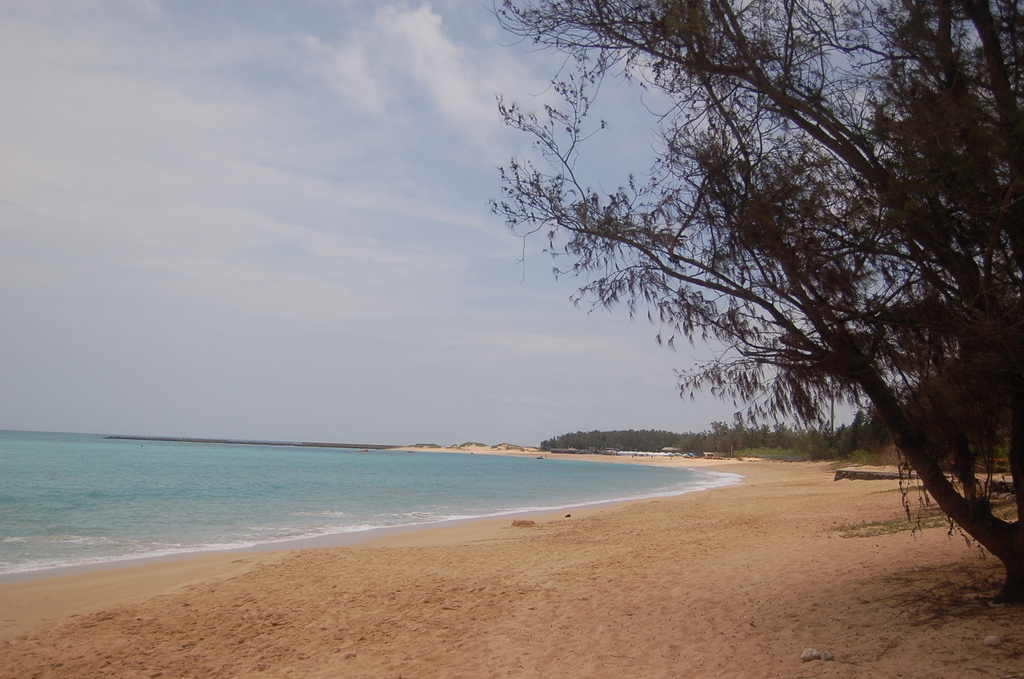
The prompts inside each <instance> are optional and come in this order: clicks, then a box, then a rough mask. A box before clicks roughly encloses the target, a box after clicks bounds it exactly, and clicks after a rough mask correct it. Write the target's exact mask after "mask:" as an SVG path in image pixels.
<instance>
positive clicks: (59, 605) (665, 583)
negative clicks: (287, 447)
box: [0, 461, 1024, 679]
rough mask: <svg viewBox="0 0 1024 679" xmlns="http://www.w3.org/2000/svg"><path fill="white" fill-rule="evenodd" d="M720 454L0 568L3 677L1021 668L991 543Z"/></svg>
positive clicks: (853, 487)
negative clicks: (527, 492)
mask: <svg viewBox="0 0 1024 679" xmlns="http://www.w3.org/2000/svg"><path fill="white" fill-rule="evenodd" d="M739 464H742V467H739V469H737V466H738V465H739ZM726 467H727V468H728V469H727V470H728V471H740V470H742V472H743V473H744V476H745V477H746V478H745V479H744V480H743V481H742V482H741V483H738V484H735V485H731V486H726V487H722V488H717V489H714V490H715V492H693V493H686V494H683V495H677V496H673V497H667V498H657V499H650V500H638V501H631V502H625V503H620V504H616V505H613V506H611V507H605V508H599V509H586V510H581V511H575V510H574V511H572V512H571V514H572V516H571V517H565V516H564V515H560V514H558V513H554V514H549V515H545V516H543V517H536V518H534V519H532V521H531V522H527V523H524V524H521V525H518V526H515V525H511V523H512V522H511V520H510V519H509V518H508V517H506V518H503V519H486V520H480V521H470V522H467V523H465V524H463V525H459V526H449V527H443V528H433V529H428V530H421V531H415V532H411V533H404V534H401V535H392V536H387V537H384V538H382V539H380V540H377V541H371V542H366V543H361V544H358V545H353V546H350V547H342V548H336V549H331V548H327V549H301V550H290V551H270V552H248V553H242V554H228V555H216V556H206V557H203V556H200V557H195V558H190V559H183V560H180V561H175V562H169V563H159V564H150V565H146V566H138V567H132V568H126V569H108V570H104V571H99V572H95V573H85V574H81V575H75V576H68V577H61V578H51V579H46V580H37V581H32V582H26V583H8V584H4V585H0V649H2V651H0V679H8V678H10V679H14V677H19V678H20V677H24V676H40V677H62V676H101V675H102V676H108V677H124V678H125V679H127V678H128V677H137V676H160V675H162V676H203V677H225V678H226V677H241V676H252V675H255V674H261V675H262V676H267V677H284V676H303V677H311V678H312V679H319V678H321V677H323V678H324V679H326V678H327V677H336V676H346V677H356V678H360V677H365V678H367V679H369V678H371V677H373V678H376V677H394V676H399V675H403V676H419V677H448V676H467V677H468V676H473V677H490V676H495V677H496V676H514V677H522V678H525V677H537V676H563V677H570V678H580V679H582V678H583V677H586V678H587V679H617V678H618V677H621V676H622V675H623V674H628V675H630V676H644V677H651V678H661V677H665V678H666V679H667V678H669V677H677V676H681V675H685V676H687V677H688V679H700V678H702V677H709V678H710V677H715V678H718V677H730V678H732V677H741V678H744V677H745V678H748V679H755V678H756V679H772V678H779V679H781V678H782V677H808V678H809V677H855V678H861V677H863V678H864V679H867V678H868V677H876V676H904V677H940V678H943V677H950V678H952V677H961V676H964V675H965V674H966V673H976V674H978V676H1019V675H1024V660H1022V658H1024V634H1022V633H1021V632H1020V627H1019V608H1015V607H1001V606H994V605H992V604H991V603H990V602H989V600H988V599H987V596H990V595H991V594H992V593H994V592H995V591H996V589H997V587H998V581H999V579H1000V572H999V571H1000V569H999V566H998V563H997V562H996V561H995V560H994V559H992V558H987V559H985V558H981V556H980V555H979V552H978V551H977V550H976V549H972V548H970V547H968V546H966V545H965V544H964V541H963V540H962V539H959V538H958V537H957V536H952V537H951V536H949V535H947V532H946V530H945V529H944V528H929V529H923V530H920V531H918V532H917V534H916V535H915V534H912V533H910V532H909V531H907V530H897V531H896V532H892V533H886V532H875V531H874V530H868V531H865V530H864V529H865V528H871V527H873V526H877V525H880V524H884V523H893V522H899V521H900V519H901V517H902V514H903V509H902V503H901V498H900V489H899V484H898V482H895V481H890V480H879V481H852V480H842V481H833V480H832V476H833V471H834V465H829V464H827V463H804V462H800V463H789V462H785V463H783V462H767V461H760V462H744V463H735V464H730V465H726ZM706 468H711V466H710V465H708V466H707V467H706ZM989 635H998V636H1000V639H1001V641H1000V644H999V645H997V646H986V645H985V644H983V643H982V640H983V639H984V638H985V637H986V636H989ZM807 648H815V649H817V650H818V651H821V652H825V651H829V652H830V653H833V654H834V657H835V661H834V662H824V661H816V662H811V663H803V662H802V661H801V659H800V655H801V653H802V652H803V651H804V650H805V649H807Z"/></svg>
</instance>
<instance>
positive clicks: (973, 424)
mask: <svg viewBox="0 0 1024 679" xmlns="http://www.w3.org/2000/svg"><path fill="white" fill-rule="evenodd" d="M498 15H499V17H500V19H501V21H502V23H503V24H504V26H505V27H506V28H507V29H508V30H510V31H512V32H513V33H515V34H517V35H520V36H523V37H524V38H526V39H529V40H532V41H535V42H536V43H537V44H538V45H541V46H548V47H553V48H555V49H558V50H564V51H566V52H568V53H569V54H571V55H572V56H573V57H574V58H575V60H574V61H571V62H570V67H569V70H570V71H572V73H571V75H568V76H566V75H565V74H564V73H563V74H562V76H561V77H560V78H559V80H558V82H557V90H558V92H560V93H561V94H562V95H563V97H564V101H563V103H562V104H559V105H556V106H549V107H546V108H545V110H544V111H542V112H540V113H531V112H529V111H525V110H523V109H521V108H519V107H518V106H517V105H515V104H508V103H503V104H502V111H503V112H504V114H505V117H506V121H507V122H508V123H509V124H510V125H512V126H514V127H516V128H519V129H521V130H523V131H525V132H527V133H529V134H531V135H532V136H533V138H534V141H535V145H536V146H537V148H539V150H540V152H541V153H542V154H543V157H544V160H543V161H542V160H540V159H539V158H537V159H535V160H534V161H533V162H531V161H527V160H515V161H513V162H512V163H510V164H509V165H508V166H507V167H506V168H504V169H503V178H504V189H503V190H504V197H503V198H502V199H501V200H499V201H496V203H495V209H496V211H497V212H499V213H501V214H503V215H504V216H505V217H506V218H507V220H508V221H509V223H510V225H511V226H512V227H513V228H515V229H518V230H520V232H522V230H526V231H528V232H531V233H534V232H537V231H541V232H545V233H546V234H547V235H548V237H549V238H550V240H551V244H552V246H553V249H555V250H557V251H558V252H560V253H561V254H562V256H568V257H569V258H570V259H569V261H570V262H571V265H570V266H568V267H566V268H565V269H564V270H568V271H572V272H574V273H576V274H578V275H581V276H584V277H585V283H584V285H583V287H582V288H581V290H580V295H581V297H583V298H589V299H591V300H592V301H593V302H594V303H598V304H605V305H611V304H616V303H624V304H627V305H628V306H629V307H630V308H631V309H632V310H638V309H641V308H643V307H647V308H649V309H651V310H653V311H654V313H655V317H656V319H657V320H660V322H661V323H663V324H665V326H667V327H669V328H672V329H674V330H676V331H678V332H680V333H682V334H683V335H685V336H687V337H689V338H691V339H693V338H704V339H711V340H713V341H715V342H717V343H720V344H721V345H722V346H724V347H727V348H728V350H727V351H725V352H723V353H722V354H721V355H720V356H719V358H718V359H716V360H714V361H712V362H710V363H708V364H706V365H703V366H700V367H698V368H697V369H694V370H691V371H689V372H686V373H684V374H683V375H682V376H681V383H680V384H681V388H682V390H683V392H684V393H687V392H691V391H692V390H693V389H694V388H697V387H709V388H710V389H712V391H714V392H716V393H718V394H721V395H732V396H733V397H735V398H739V399H742V400H743V401H744V402H747V403H750V404H752V405H751V408H752V410H753V411H754V413H758V412H768V411H773V412H776V413H778V412H782V413H786V414H791V415H796V416H798V417H802V418H805V419H813V418H815V417H818V416H819V415H820V414H821V411H822V406H827V404H829V403H830V402H831V399H833V398H837V397H840V398H841V397H846V398H851V399H854V400H862V401H865V400H866V401H868V402H870V405H871V406H873V408H874V410H875V411H876V412H877V413H878V415H879V416H880V417H881V418H882V420H883V421H884V422H885V424H886V425H887V426H888V428H889V430H890V431H891V433H892V436H893V440H894V442H895V443H896V445H897V447H898V448H899V450H900V451H901V453H902V455H903V456H904V457H905V459H906V460H907V462H908V463H909V465H910V466H911V467H912V468H913V470H914V471H916V473H917V474H918V476H919V477H920V479H921V482H922V485H923V486H924V488H925V490H926V492H927V493H928V494H929V495H930V496H931V497H932V498H934V500H935V501H936V502H937V504H938V505H939V506H940V507H941V508H942V510H944V511H945V512H946V514H947V515H948V516H949V517H950V519H951V520H952V521H953V522H955V523H956V524H957V525H959V526H960V527H961V528H962V529H963V530H964V531H966V532H967V533H968V534H969V535H970V536H972V537H973V538H974V539H975V540H977V542H978V543H980V544H981V545H983V546H984V547H985V548H986V549H987V550H988V551H990V552H991V553H992V554H994V555H995V556H996V557H998V558H999V559H1000V560H1001V561H1002V563H1003V564H1004V565H1005V567H1006V580H1005V584H1004V586H1003V588H1002V590H1001V592H1000V593H999V595H998V597H997V599H998V600H1002V601H1024V526H1022V524H1021V523H1020V521H1019V520H1014V517H1012V515H1011V516H1009V517H1007V518H1000V516H999V515H998V514H999V513H998V512H996V511H994V509H993V503H992V496H993V491H994V488H995V487H996V484H994V483H992V481H993V475H994V474H995V473H996V472H997V471H999V470H998V467H999V465H1001V464H1008V469H1009V474H1010V475H1011V476H1012V485H1013V489H1014V490H1015V491H1016V498H1017V505H1016V510H1017V516H1021V510H1022V509H1024V308H1022V303H1024V300H1022V282H1024V115H1022V77H1024V18H1022V11H1021V6H1020V4H1019V3H1017V2H1013V1H1012V0H995V1H992V2H985V1H984V0H967V1H960V0H954V1H950V0H937V1H923V0H878V1H877V2H872V1H870V0H745V1H743V0H506V2H504V4H503V6H502V7H501V8H500V9H499V11H498ZM611 76H623V77H625V78H628V79H632V80H633V81H634V82H635V83H638V84H639V85H641V86H642V87H643V88H645V89H646V90H648V91H649V92H657V93H658V96H659V97H663V99H658V100H657V101H658V102H660V101H664V100H667V101H668V102H670V105H667V106H665V107H664V108H663V110H661V111H657V112H656V113H657V114H658V116H659V117H658V120H657V125H656V126H655V129H657V134H656V135H655V143H654V144H653V145H652V148H653V149H655V151H656V152H655V153H654V154H653V158H652V167H651V168H639V169H640V170H643V171H645V173H647V174H645V175H644V176H646V177H647V179H646V180H643V181H640V180H638V179H635V178H631V179H630V180H629V181H628V182H627V181H624V182H623V183H624V184H625V185H624V186H623V187H622V188H620V189H618V190H615V191H612V192H602V191H600V190H596V189H594V188H592V187H590V186H589V185H588V183H587V182H585V181H583V180H582V179H581V175H582V174H584V173H583V172H582V170H585V169H586V167H587V166H586V155H585V154H586V143H585V142H586V139H587V137H588V136H589V135H590V134H591V133H592V130H591V126H590V123H591V121H590V120H589V119H588V117H587V116H588V113H589V107H590V105H591V93H592V92H593V91H594V90H595V87H594V86H595V85H596V84H597V83H598V82H599V81H600V80H601V79H602V78H603V79H607V78H608V77H611ZM605 86H606V87H608V86H609V85H607V84H606V85H605ZM649 100H650V99H649ZM594 127H595V128H596V127H598V126H597V124H596V123H594Z"/></svg>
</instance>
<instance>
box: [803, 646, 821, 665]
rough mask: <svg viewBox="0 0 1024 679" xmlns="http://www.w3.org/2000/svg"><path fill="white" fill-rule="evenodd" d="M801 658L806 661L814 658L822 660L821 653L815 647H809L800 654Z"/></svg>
mask: <svg viewBox="0 0 1024 679" xmlns="http://www.w3.org/2000/svg"><path fill="white" fill-rule="evenodd" d="M800 659H801V660H803V661H804V662H811V661H812V660H821V653H818V652H817V651H816V650H814V649H813V648H808V649H807V650H806V651H804V652H803V653H801V654H800Z"/></svg>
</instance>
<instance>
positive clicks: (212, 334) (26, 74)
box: [0, 0, 737, 445]
mask: <svg viewBox="0 0 1024 679" xmlns="http://www.w3.org/2000/svg"><path fill="white" fill-rule="evenodd" d="M563 64H564V58H563V57H562V56H560V55H558V54H555V53H551V52H540V51H537V50H535V49H533V48H532V47H531V46H530V45H528V44H521V43H519V42H517V41H516V40H515V39H514V37H513V36H510V35H508V34H505V33H503V32H502V30H501V28H500V26H499V25H498V22H497V20H496V19H495V17H494V15H493V13H492V6H491V3H490V0H481V1H477V0H433V1H432V2H390V1H387V0H372V1H371V0H290V1H289V2H277V1H274V2H271V1H269V0H247V1H245V2H241V1H237V0H236V1H227V0H201V1H195V2H189V1H185V0H180V1H171V0H0V92H2V93H3V94H2V96H0V429H21V430H37V431H70V432H91V433H102V434H144V435H158V436H197V437H225V438H239V439H267V440H286V441H292V440H296V441H340V442H356V443H377V444H412V443H436V444H440V445H452V444H459V443H463V442H467V441H478V442H482V443H487V444H492V445H493V444H497V443H504V442H508V443H516V444H521V445H536V444H538V443H539V442H540V441H541V440H542V439H545V438H550V437H553V436H556V435H558V434H562V433H566V432H571V431H577V430H585V431H587V430H593V429H602V430H610V429H667V430H670V431H679V432H685V431H703V430H704V429H706V428H708V426H709V425H710V423H711V422H713V421H731V420H732V418H733V414H734V412H735V411H736V409H737V408H736V406H735V405H734V404H733V403H732V402H728V403H723V402H720V401H717V400H715V399H713V398H712V397H711V396H701V397H698V399H697V400H696V401H691V400H689V399H685V400H684V399H682V398H680V396H679V394H678V391H677V388H676V381H677V378H676V374H675V371H676V370H678V369H687V368H689V367H691V366H692V365H693V364H694V362H695V361H696V360H700V359H703V358H706V357H707V356H708V350H707V349H706V348H704V347H701V346H696V347H691V346H689V345H688V344H686V343H685V342H681V343H679V344H678V345H677V347H676V349H675V351H673V350H671V349H668V348H666V347H663V346H659V345H658V344H657V342H656V335H657V333H658V331H659V328H658V327H656V326H654V325H652V324H650V323H649V322H648V321H647V320H646V319H642V320H632V319H630V318H629V316H628V314H627V312H626V310H625V309H623V308H620V309H613V310H611V311H606V310H597V311H595V310H591V309H589V308H587V307H585V306H584V307H576V306H574V305H573V304H572V303H571V301H570V297H571V295H572V294H573V293H574V292H575V290H576V289H577V288H578V287H579V286H580V285H582V284H583V281H582V280H580V279H573V278H571V277H560V278H556V277H555V276H553V275H552V268H553V266H554V262H553V261H552V258H551V256H550V255H549V254H547V253H546V252H545V251H544V250H545V247H546V245H547V244H546V243H545V242H544V241H543V240H542V239H527V240H525V241H524V240H523V239H521V238H518V237H516V236H515V235H513V234H511V233H510V232H509V231H508V229H507V227H506V225H505V224H504V221H503V220H502V219H501V218H500V217H498V216H495V215H492V214H491V210H490V207H489V202H488V201H489V200H491V199H494V198H499V197H500V192H501V182H500V176H499V173H498V169H497V168H498V167H499V166H501V165H504V164H507V163H508V162H509V160H510V159H511V158H513V157H516V158H523V157H528V156H529V154H530V140H529V138H527V137H526V136H524V135H523V134H522V133H519V132H515V131H512V130H509V129H507V128H506V127H505V126H504V124H503V122H502V120H501V118H500V116H499V114H498V111H497V106H496V96H497V95H501V96H503V97H504V98H505V99H506V100H509V101H515V102H518V103H519V104H520V105H522V106H523V107H524V108H526V109H528V110H537V109H540V108H541V107H542V106H543V105H544V104H545V103H547V102H549V101H552V100H553V96H554V95H553V93H552V92H551V90H550V88H549V87H548V83H549V82H550V80H551V78H552V77H553V76H555V75H556V73H557V72H558V71H559V69H560V68H562V67H563ZM636 94H637V93H636V92H635V91H632V90H631V89H630V87H629V86H628V85H627V84H625V83H621V82H615V83H612V84H611V85H608V84H606V85H605V86H604V87H603V88H602V91H601V94H600V98H599V100H598V105H599V113H600V114H601V116H602V117H604V118H605V119H606V120H607V121H608V130H606V131H605V132H603V133H602V134H603V136H602V137H601V138H600V139H599V140H598V141H597V142H595V144H594V152H593V155H592V156H590V159H589V160H588V169H589V170H590V171H592V173H593V175H592V176H594V177H595V178H596V179H597V181H600V182H601V183H602V185H604V186H605V188H614V186H610V185H611V184H614V183H615V182H618V184H615V186H617V185H621V184H623V183H624V182H625V181H626V177H627V175H628V173H629V172H631V171H633V172H636V171H643V170H644V169H646V168H647V167H649V165H650V162H649V159H650V149H651V146H650V142H649V137H650V132H651V129H652V126H653V124H654V120H653V119H652V118H651V116H650V115H649V114H648V113H647V112H646V110H645V109H644V108H643V107H642V106H641V105H640V100H639V98H638V97H637V96H636ZM606 183H607V184H606Z"/></svg>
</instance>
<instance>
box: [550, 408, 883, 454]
mask: <svg viewBox="0 0 1024 679" xmlns="http://www.w3.org/2000/svg"><path fill="white" fill-rule="evenodd" d="M540 447H541V449H543V450H554V449H560V448H574V449H577V450H606V449H615V450H637V451H644V452H657V451H660V450H662V449H664V448H678V449H679V450H680V451H682V452H686V453H695V454H700V453H704V452H712V451H713V452H716V453H719V454H728V453H733V452H738V451H761V452H763V453H765V454H774V455H776V456H787V455H792V456H794V457H802V458H807V459H819V460H820V459H831V458H848V457H852V456H854V455H855V454H861V453H863V454H865V455H877V454H879V453H880V452H883V451H884V450H886V449H888V448H889V447H891V440H890V437H889V433H888V431H887V430H886V429H885V427H884V425H882V423H881V422H880V421H879V420H878V419H877V418H873V417H871V416H870V415H869V414H868V413H864V412H858V413H857V414H856V416H855V417H854V418H853V422H852V423H850V424H844V425H842V426H840V427H837V428H836V429H835V431H829V430H828V429H826V430H816V429H794V428H792V427H789V426H786V425H779V424H777V425H775V426H772V427H769V426H767V425H762V426H760V427H751V426H745V425H743V424H732V425H729V424H726V423H724V422H713V423H711V428H710V429H708V430H707V431H703V432H700V433H696V434H695V433H692V432H690V433H685V434H679V433H675V432H671V431H662V430H658V429H641V430H635V429H629V430H625V431H621V430H620V431H587V432H584V431H578V432H575V433H571V434H562V435H561V436H556V437H554V438H551V439H548V440H546V441H541V444H540Z"/></svg>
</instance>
